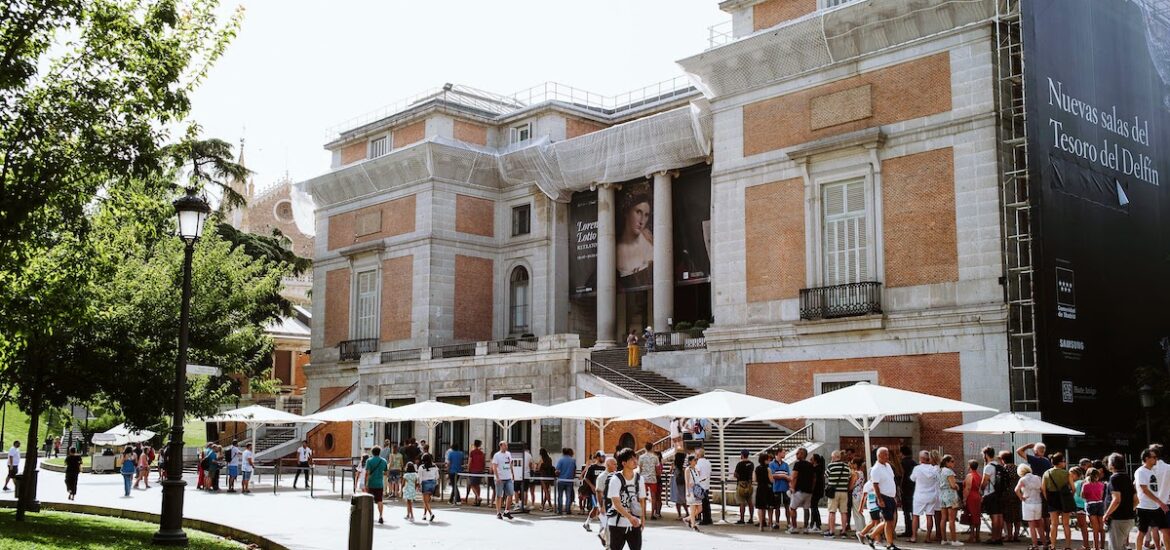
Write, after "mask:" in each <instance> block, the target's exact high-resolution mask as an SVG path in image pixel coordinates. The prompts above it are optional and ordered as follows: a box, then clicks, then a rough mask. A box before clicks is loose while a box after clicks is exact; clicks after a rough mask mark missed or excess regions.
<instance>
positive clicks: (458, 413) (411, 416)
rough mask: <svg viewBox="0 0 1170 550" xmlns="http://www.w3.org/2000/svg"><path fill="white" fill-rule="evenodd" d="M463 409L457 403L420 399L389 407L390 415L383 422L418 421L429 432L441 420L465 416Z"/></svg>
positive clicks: (461, 418) (431, 431)
mask: <svg viewBox="0 0 1170 550" xmlns="http://www.w3.org/2000/svg"><path fill="white" fill-rule="evenodd" d="M463 409H464V407H460V406H459V405H452V404H450V403H443V402H440V401H422V402H420V403H411V404H409V405H403V406H401V407H394V408H392V409H390V417H389V418H388V419H386V420H384V422H413V421H419V422H422V423H424V424H426V425H427V433H428V434H430V433H433V432H434V431H435V426H436V425H438V424H439V423H441V422H448V421H452V420H463V419H464V418H467V417H465V416H463V414H462V411H463ZM427 437H430V436H429V435H428V436H427ZM437 450H438V449H436V451H437Z"/></svg>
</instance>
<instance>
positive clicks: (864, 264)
mask: <svg viewBox="0 0 1170 550" xmlns="http://www.w3.org/2000/svg"><path fill="white" fill-rule="evenodd" d="M821 193H822V195H821V199H822V200H821V204H822V205H823V207H824V211H823V213H822V219H823V223H824V233H823V236H824V245H823V246H824V257H823V262H824V263H823V268H824V270H823V272H822V273H823V277H824V281H823V284H824V286H833V285H843V284H848V283H858V282H861V281H867V280H869V278H870V267H869V246H870V238H869V219H868V215H869V214H868V212H867V211H866V206H865V182H864V181H852V182H845V183H833V184H829V185H825V186H823V187H822V188H821Z"/></svg>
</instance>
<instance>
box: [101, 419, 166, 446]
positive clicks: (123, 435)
mask: <svg viewBox="0 0 1170 550" xmlns="http://www.w3.org/2000/svg"><path fill="white" fill-rule="evenodd" d="M154 436H155V433H154V432H152V431H150V430H139V431H136V432H132V431H130V428H127V427H126V425H125V424H118V425H117V426H114V427H113V428H110V429H108V430H106V431H104V432H102V433H100V434H93V437H92V438H91V439H90V442H92V443H93V444H94V445H105V446H107V447H121V446H123V445H129V444H131V443H141V442H143V441H147V440H149V439H151V438H153V437H154Z"/></svg>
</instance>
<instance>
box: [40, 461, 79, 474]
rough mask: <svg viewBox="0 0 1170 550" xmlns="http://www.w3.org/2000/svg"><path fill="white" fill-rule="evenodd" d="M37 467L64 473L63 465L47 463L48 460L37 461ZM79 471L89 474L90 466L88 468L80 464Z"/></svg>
mask: <svg viewBox="0 0 1170 550" xmlns="http://www.w3.org/2000/svg"><path fill="white" fill-rule="evenodd" d="M37 469H38V470H48V471H50V472H57V473H58V474H63V473H65V467H64V466H58V465H56V464H49V463H48V462H37ZM81 473H83V474H89V473H92V472H90V468H89V466H82V467H81Z"/></svg>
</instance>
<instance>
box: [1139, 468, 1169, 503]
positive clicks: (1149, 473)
mask: <svg viewBox="0 0 1170 550" xmlns="http://www.w3.org/2000/svg"><path fill="white" fill-rule="evenodd" d="M1158 469H1159V468H1158V466H1157V465H1156V464H1155V465H1154V468H1153V469H1150V468H1147V467H1145V466H1142V467H1141V468H1138V469H1137V472H1135V475H1134V477H1135V478H1136V480H1137V481H1135V482H1134V485H1135V486H1136V488H1137V495H1138V506H1137V507H1138V508H1139V509H1141V510H1157V509H1158V502H1157V501H1155V500H1154V499H1152V498H1150V497H1149V496H1147V495H1146V492H1145V491H1143V490H1142V486H1143V485H1145V486H1148V487H1149V489H1150V492H1151V493H1154V494H1155V495H1157V494H1158V493H1160V492H1161V489H1162V485H1164V484H1165V483H1166V480H1164V479H1161V476H1160V475H1159V474H1162V472H1159V471H1158Z"/></svg>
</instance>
